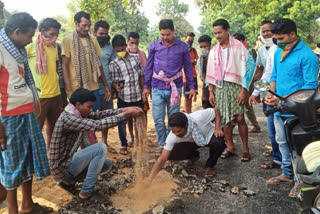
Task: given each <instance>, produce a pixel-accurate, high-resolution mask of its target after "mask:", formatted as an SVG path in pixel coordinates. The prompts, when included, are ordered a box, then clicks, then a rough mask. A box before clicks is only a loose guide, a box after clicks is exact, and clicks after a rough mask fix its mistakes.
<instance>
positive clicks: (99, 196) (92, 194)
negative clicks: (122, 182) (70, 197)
mask: <svg viewBox="0 0 320 214" xmlns="http://www.w3.org/2000/svg"><path fill="white" fill-rule="evenodd" d="M81 194H82V195H85V197H84V198H82V197H80V193H79V195H78V197H79V199H80V200H81V201H86V200H89V199H91V198H92V199H93V200H98V201H103V200H105V199H106V198H105V197H104V196H103V195H102V194H100V193H99V192H97V191H95V190H94V191H92V192H90V193H81Z"/></svg>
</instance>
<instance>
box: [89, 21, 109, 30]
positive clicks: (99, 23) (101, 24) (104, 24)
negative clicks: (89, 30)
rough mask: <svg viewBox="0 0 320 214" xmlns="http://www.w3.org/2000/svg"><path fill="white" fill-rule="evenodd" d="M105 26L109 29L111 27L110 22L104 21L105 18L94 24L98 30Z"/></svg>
mask: <svg viewBox="0 0 320 214" xmlns="http://www.w3.org/2000/svg"><path fill="white" fill-rule="evenodd" d="M100 27H101V28H105V29H107V30H109V29H110V25H109V23H108V22H106V21H104V20H100V21H97V22H96V23H95V24H94V28H93V29H94V30H95V31H97V30H98V29H99V28H100Z"/></svg>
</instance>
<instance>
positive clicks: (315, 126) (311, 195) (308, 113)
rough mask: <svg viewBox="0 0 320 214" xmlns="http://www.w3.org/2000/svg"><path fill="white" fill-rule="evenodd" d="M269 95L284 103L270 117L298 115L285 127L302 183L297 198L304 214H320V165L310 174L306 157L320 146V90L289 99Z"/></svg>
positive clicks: (260, 85) (261, 87) (300, 92)
mask: <svg viewBox="0 0 320 214" xmlns="http://www.w3.org/2000/svg"><path fill="white" fill-rule="evenodd" d="M267 85H268V83H267V82H261V81H258V82H257V83H256V84H255V88H256V89H258V90H260V91H267V90H268V87H267ZM268 92H270V93H271V94H273V95H274V96H276V97H278V98H279V99H280V102H279V103H278V104H277V106H275V107H274V108H273V109H270V110H268V111H266V112H265V114H266V115H270V114H272V113H275V112H280V113H281V114H290V115H294V117H289V118H288V119H287V120H286V121H285V123H284V126H285V130H286V138H287V142H288V144H289V148H290V150H291V157H292V165H293V170H294V173H295V176H296V178H297V182H298V188H297V196H298V198H299V199H300V201H301V207H302V210H301V211H300V213H316V214H320V163H319V164H317V163H316V167H313V170H312V171H311V172H310V171H308V170H307V168H306V166H305V162H304V159H303V156H302V154H303V151H304V150H305V149H309V148H313V147H314V145H320V112H318V109H319V108H320V87H319V88H318V89H301V90H298V91H296V92H294V93H292V94H290V95H288V96H287V97H285V98H284V97H280V96H279V95H277V94H275V93H274V92H272V91H270V90H268ZM308 147H309V148H308ZM307 151H309V150H307ZM304 154H306V153H304ZM319 156H320V151H319Z"/></svg>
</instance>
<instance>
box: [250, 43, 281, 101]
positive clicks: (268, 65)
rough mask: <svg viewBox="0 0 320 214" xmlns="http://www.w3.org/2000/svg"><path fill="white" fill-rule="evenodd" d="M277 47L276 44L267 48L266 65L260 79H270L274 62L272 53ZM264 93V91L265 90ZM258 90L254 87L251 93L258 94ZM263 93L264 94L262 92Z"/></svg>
mask: <svg viewBox="0 0 320 214" xmlns="http://www.w3.org/2000/svg"><path fill="white" fill-rule="evenodd" d="M277 49H278V46H277V45H273V46H271V47H270V48H269V50H268V56H267V61H266V67H265V68H264V73H263V75H262V77H261V80H265V81H268V82H269V80H270V77H271V75H272V69H273V62H274V53H275V52H276V50H277ZM265 93H266V92H265ZM259 94H260V92H259V91H258V90H257V89H254V91H253V92H252V95H254V96H256V97H257V96H259ZM264 95H265V94H264Z"/></svg>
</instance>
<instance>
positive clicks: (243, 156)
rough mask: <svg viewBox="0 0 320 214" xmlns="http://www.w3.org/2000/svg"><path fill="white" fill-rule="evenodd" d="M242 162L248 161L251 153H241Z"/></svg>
mask: <svg viewBox="0 0 320 214" xmlns="http://www.w3.org/2000/svg"><path fill="white" fill-rule="evenodd" d="M240 160H241V161H242V162H249V161H250V160H251V155H250V154H249V153H248V152H244V153H243V154H242V158H240Z"/></svg>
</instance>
